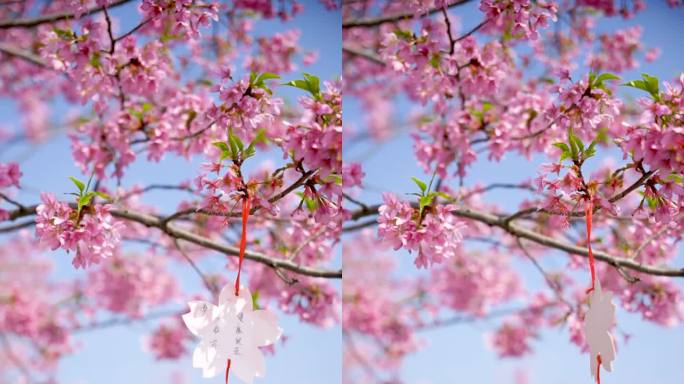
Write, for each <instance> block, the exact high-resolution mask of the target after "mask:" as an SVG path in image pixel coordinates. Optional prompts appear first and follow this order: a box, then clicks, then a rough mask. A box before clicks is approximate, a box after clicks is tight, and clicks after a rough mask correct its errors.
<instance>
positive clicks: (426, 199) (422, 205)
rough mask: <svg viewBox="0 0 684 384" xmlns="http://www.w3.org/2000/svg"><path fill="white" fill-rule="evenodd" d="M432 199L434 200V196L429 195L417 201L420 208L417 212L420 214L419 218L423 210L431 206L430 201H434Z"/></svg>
mask: <svg viewBox="0 0 684 384" xmlns="http://www.w3.org/2000/svg"><path fill="white" fill-rule="evenodd" d="M434 198H435V195H433V194H429V195H426V196H423V197H421V198H420V200H418V205H419V208H420V209H419V212H420V215H421V216H422V215H423V210H424V209H425V207H427V206H428V205H430V204H432V200H434Z"/></svg>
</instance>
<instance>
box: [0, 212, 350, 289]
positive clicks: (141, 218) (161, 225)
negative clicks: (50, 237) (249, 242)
mask: <svg viewBox="0 0 684 384" xmlns="http://www.w3.org/2000/svg"><path fill="white" fill-rule="evenodd" d="M36 208H37V206H36V205H33V206H30V207H25V208H24V209H17V210H15V211H12V212H10V220H15V219H17V218H20V217H25V216H31V215H34V214H35V213H36ZM110 213H111V215H112V216H114V217H116V218H119V219H123V220H128V221H132V222H136V223H139V224H142V225H144V226H146V227H154V228H158V229H159V230H161V231H162V232H164V233H165V234H167V235H169V236H171V237H173V238H175V239H180V240H185V241H188V242H190V243H193V244H196V245H199V246H202V247H204V248H207V249H211V250H214V251H218V252H221V253H224V254H226V255H229V256H232V257H238V256H239V255H240V249H239V248H237V247H233V246H229V245H225V244H221V243H219V242H216V241H214V240H212V239H209V238H206V237H204V236H201V235H198V234H196V233H192V232H190V231H188V230H185V229H182V228H179V227H176V226H174V225H172V224H168V223H166V222H165V220H164V219H163V218H159V217H155V216H150V215H147V214H144V213H138V212H131V211H128V210H126V209H112V210H111V211H110ZM245 258H246V259H249V260H252V261H255V262H257V263H261V264H264V265H267V266H269V267H271V268H274V269H284V270H288V271H291V272H294V273H297V274H300V275H305V276H312V277H323V278H328V279H341V278H342V270H341V269H338V270H329V269H319V268H315V267H309V266H305V265H300V264H297V263H294V262H292V261H290V260H284V259H277V258H272V257H270V256H268V255H265V254H263V253H260V252H254V251H249V250H248V251H246V252H245Z"/></svg>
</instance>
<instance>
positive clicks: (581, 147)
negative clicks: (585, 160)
mask: <svg viewBox="0 0 684 384" xmlns="http://www.w3.org/2000/svg"><path fill="white" fill-rule="evenodd" d="M570 140H572V141H574V142H575V145H576V146H577V150H578V151H579V153H582V152H584V143H583V142H582V140H580V138H579V137H577V136H575V134H574V133H572V132H570Z"/></svg>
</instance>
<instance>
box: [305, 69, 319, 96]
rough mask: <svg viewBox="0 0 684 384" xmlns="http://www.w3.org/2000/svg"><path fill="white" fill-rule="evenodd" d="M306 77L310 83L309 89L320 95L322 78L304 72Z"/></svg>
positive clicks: (315, 94)
mask: <svg viewBox="0 0 684 384" xmlns="http://www.w3.org/2000/svg"><path fill="white" fill-rule="evenodd" d="M304 78H305V79H306V82H307V83H308V84H309V91H311V93H312V94H313V95H314V96H317V95H319V94H320V93H321V80H320V79H319V78H318V77H317V76H314V75H311V74H309V73H304Z"/></svg>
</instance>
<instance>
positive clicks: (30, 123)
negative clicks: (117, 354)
mask: <svg viewBox="0 0 684 384" xmlns="http://www.w3.org/2000/svg"><path fill="white" fill-rule="evenodd" d="M314 5H315V6H317V7H320V8H321V12H331V13H333V14H334V13H336V12H339V4H337V3H336V2H335V1H327V0H326V1H324V2H323V3H322V5H323V6H322V7H321V6H320V4H318V3H317V2H308V3H306V4H302V3H300V2H298V1H295V0H289V1H279V2H276V1H270V0H265V1H260V0H259V1H248V0H238V1H210V0H209V1H189V0H188V1H185V0H184V1H166V0H142V1H133V0H116V1H109V0H103V1H102V0H97V1H90V0H85V1H62V0H58V1H45V2H41V1H29V0H26V1H23V0H20V1H14V0H12V1H2V2H0V96H1V97H3V98H4V99H6V100H11V101H12V102H13V103H14V105H15V106H16V107H17V109H18V111H19V112H20V115H19V116H20V121H18V122H13V121H3V122H2V124H3V127H2V130H1V131H0V137H1V141H0V146H1V147H2V151H3V152H4V151H10V150H11V149H12V148H14V147H16V146H24V147H27V148H29V150H30V151H31V152H34V151H40V149H41V147H40V145H42V144H43V143H46V142H50V141H54V140H62V139H63V138H67V139H68V141H66V142H65V141H64V140H62V141H61V142H63V143H65V144H66V145H67V146H69V145H70V152H71V157H72V161H73V162H74V163H75V164H76V166H77V167H78V168H79V169H80V174H78V173H75V174H73V175H71V177H69V178H67V176H64V178H63V179H62V183H61V184H60V186H61V187H59V188H52V189H50V188H47V187H46V186H41V185H35V186H27V185H26V184H25V182H24V178H25V177H26V176H28V175H23V174H22V173H27V172H29V171H30V170H29V169H23V167H22V165H21V156H19V159H13V158H10V157H11V156H8V157H5V156H3V159H2V160H1V161H0V233H1V234H2V238H1V239H0V241H1V242H2V245H1V246H0V381H2V382H13V383H48V382H49V383H54V382H57V381H56V380H57V377H56V371H57V368H58V367H59V364H60V361H62V360H63V359H65V358H67V357H69V356H77V355H78V353H79V349H80V345H79V343H77V342H76V341H75V340H74V335H75V334H76V333H82V332H96V331H98V330H100V329H102V328H105V327H108V326H113V325H120V324H133V323H136V322H141V321H147V322H153V324H156V326H155V329H154V330H153V331H152V332H151V333H150V334H149V335H148V337H147V338H146V341H145V346H144V347H145V348H146V349H147V350H148V351H149V352H150V353H151V354H153V355H154V356H155V357H156V358H157V359H159V360H176V359H179V358H181V357H183V356H187V355H188V354H189V353H190V352H191V351H192V347H193V346H194V344H195V343H196V342H195V341H194V337H193V335H192V334H191V333H190V331H189V330H188V329H186V327H185V326H184V325H183V323H182V321H181V314H183V313H184V312H186V311H187V307H186V306H185V302H188V301H192V300H204V301H207V302H216V301H217V299H218V295H219V291H220V290H221V288H222V287H224V286H226V285H228V284H232V282H233V280H234V279H235V275H236V272H237V270H238V256H239V255H240V254H241V250H240V247H239V246H238V244H239V243H240V239H241V237H242V238H244V239H245V244H244V245H245V246H246V251H244V259H245V262H244V265H243V266H242V272H243V280H242V284H243V285H244V286H245V287H248V290H247V288H245V290H243V292H251V301H252V303H249V306H248V307H249V308H252V307H254V309H255V310H256V309H264V308H266V309H269V308H270V309H277V310H279V311H280V312H281V313H285V314H286V316H291V317H293V318H296V319H298V320H299V321H301V322H302V323H305V324H310V325H312V326H314V327H332V326H335V325H336V324H338V323H339V320H340V318H341V313H340V309H341V305H340V304H341V297H340V289H339V286H340V285H339V283H338V281H339V279H341V277H342V271H341V267H340V265H341V263H340V258H339V256H338V253H339V247H340V243H339V238H340V231H341V226H342V213H341V212H342V211H341V199H342V188H343V185H342V153H341V147H342V128H341V126H342V123H341V112H342V110H341V82H340V79H339V78H334V77H331V78H320V77H319V76H317V75H316V74H315V73H314V74H309V73H307V72H308V71H307V66H309V65H311V64H312V63H314V62H315V61H316V60H317V52H316V51H315V50H310V49H304V48H302V46H301V44H300V38H301V37H302V36H301V32H300V31H299V30H298V28H297V27H298V25H297V22H296V16H297V15H298V14H299V13H300V12H302V10H303V8H304V7H309V6H314ZM326 9H327V10H326ZM338 15H339V13H338ZM269 20H271V21H270V22H271V23H272V24H273V25H275V26H276V27H275V32H273V33H269V34H263V33H257V32H256V30H255V25H256V24H258V23H261V22H265V21H269ZM331 43H332V44H333V46H334V44H339V42H334V41H333V42H331ZM310 48H311V47H310ZM313 48H314V49H315V48H316V47H313ZM338 76H339V73H338ZM55 116H57V117H56V118H55ZM178 162H184V163H186V164H187V166H188V167H190V168H192V169H193V170H194V171H193V173H192V175H189V176H188V175H183V174H182V172H178V171H177V170H176V169H174V168H173V167H174V166H172V165H169V164H173V163H178ZM140 164H144V165H145V166H147V167H149V168H151V169H154V172H158V173H162V174H165V175H168V178H167V179H168V180H170V181H169V183H166V184H149V183H148V184H145V183H138V182H135V183H133V182H131V181H130V177H129V174H130V172H132V171H131V169H133V168H135V167H136V166H139V165H140ZM34 171H35V170H34ZM37 172H43V173H45V174H46V175H47V174H49V173H50V172H51V166H50V164H49V163H47V164H44V165H43V167H41V169H40V170H38V171H37ZM32 180H35V178H34V179H32ZM33 188H36V189H38V191H37V192H36V193H33V192H34V191H33ZM65 192H66V193H65ZM150 194H156V196H166V194H172V196H173V197H171V198H166V197H163V198H159V200H157V201H159V202H160V203H158V204H154V200H153V201H152V202H151V201H150V200H149V199H147V198H146V196H148V195H150ZM169 201H173V203H170V204H169V203H168V202H169ZM161 202H166V203H161ZM245 207H246V209H245ZM243 226H245V227H246V228H247V230H246V231H243V230H242V227H243ZM212 260H213V262H212ZM240 264H242V263H240ZM64 268H67V269H71V270H72V273H71V274H70V276H72V278H70V279H66V280H65V279H55V278H54V274H53V272H54V270H55V269H62V270H63V269H64ZM190 273H192V275H190V276H191V278H192V279H194V281H195V282H197V281H199V282H201V284H202V285H203V287H201V286H200V287H201V288H198V285H197V284H195V285H194V287H195V288H194V289H188V288H187V284H184V280H187V276H188V275H189V274H190ZM183 276H185V278H184V277H183ZM255 313H256V312H255ZM264 316H265V315H264ZM269 319H270V318H269ZM269 321H271V320H269ZM193 331H195V330H193ZM333 331H334V329H333ZM285 336H287V330H285ZM272 341H273V340H272V338H271V339H270V341H269V343H270V342H272ZM259 345H266V342H265V341H263V342H261V344H259ZM102 348H103V349H106V348H105V346H102ZM279 348H280V347H279V346H275V347H273V346H271V347H268V348H266V349H264V351H265V352H270V353H273V352H274V351H277V350H279ZM254 353H255V354H258V355H260V352H259V351H254ZM276 354H277V352H276ZM234 369H239V368H235V367H234ZM198 377H199V376H198ZM283 379H286V378H283ZM136 381H137V380H135V379H134V378H131V382H136Z"/></svg>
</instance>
